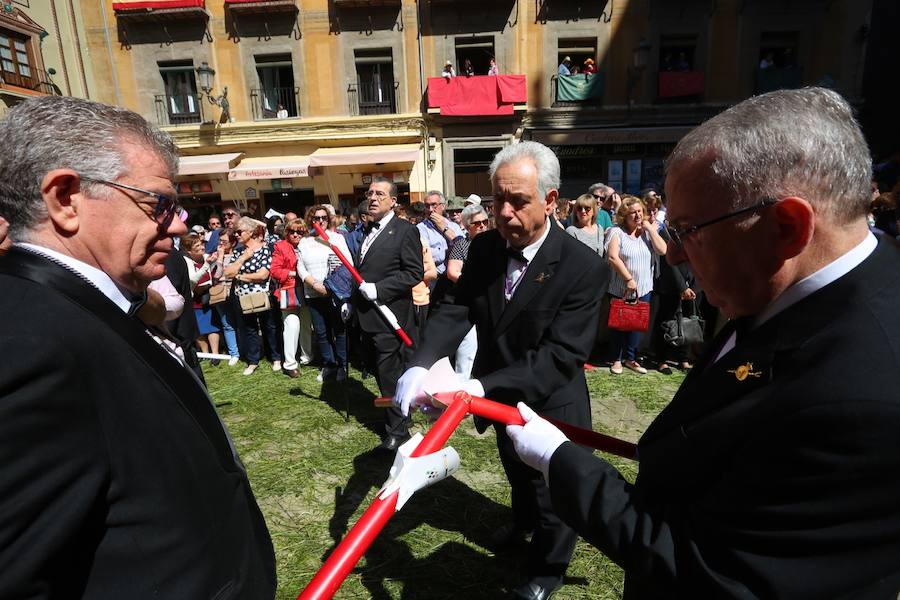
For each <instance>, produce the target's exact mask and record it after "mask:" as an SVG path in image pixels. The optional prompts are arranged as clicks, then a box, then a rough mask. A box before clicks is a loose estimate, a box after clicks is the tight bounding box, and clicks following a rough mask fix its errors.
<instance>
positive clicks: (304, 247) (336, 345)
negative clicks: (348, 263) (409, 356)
mask: <svg viewBox="0 0 900 600" xmlns="http://www.w3.org/2000/svg"><path fill="white" fill-rule="evenodd" d="M306 223H307V225H308V226H309V229H310V235H309V237H305V238H303V239H302V240H300V258H299V260H298V262H297V276H298V277H299V278H300V280H301V281H302V282H303V293H304V296H305V297H306V304H307V306H309V316H310V318H311V319H312V326H313V333H315V336H316V342H317V344H318V347H319V354H320V355H321V356H322V361H323V363H324V367H325V368H324V369H323V370H322V372H321V373H320V374H319V378H320V380H326V379H335V378H336V379H337V380H338V381H342V380H344V379H346V378H347V334H346V329H345V326H344V321H343V320H342V319H341V311H340V308H339V307H338V306H337V305H336V304H335V303H334V302H332V299H331V297H330V296H329V294H328V289H327V288H326V287H325V279H326V278H327V277H328V275H329V274H330V273H331V272H332V271H334V270H335V269H336V268H338V267H339V266H340V264H341V262H340V259H339V258H338V257H337V255H336V254H335V253H334V251H333V250H332V249H331V247H330V246H328V245H327V244H324V243H322V241H320V240H319V239H318V236H317V235H314V234H313V233H312V232H314V231H315V225H318V226H319V227H321V228H322V229H325V230H331V213H330V212H329V211H328V209H327V208H326V207H325V206H324V205H322V204H316V205H315V206H312V207H310V209H309V210H307V211H306ZM328 239H329V240H330V241H331V243H333V244H334V245H335V246H337V248H338V250H340V251H341V253H342V254H343V255H344V256H346V257H347V258H348V259H350V250H349V249H348V248H347V242H345V241H344V236H342V235H340V234H338V233H336V232H333V233H331V234H330V235H329V236H328Z"/></svg>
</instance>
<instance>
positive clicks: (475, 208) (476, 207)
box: [459, 204, 487, 227]
mask: <svg viewBox="0 0 900 600" xmlns="http://www.w3.org/2000/svg"><path fill="white" fill-rule="evenodd" d="M478 215H484V216H485V217H487V211H485V210H484V207H482V206H481V205H480V204H470V205H469V206H467V207H465V208H464V209H463V210H462V213H460V217H459V220H460V222H461V223H462V225H463V227H468V226H469V225H471V224H472V219H474V218H475V217H477V216H478Z"/></svg>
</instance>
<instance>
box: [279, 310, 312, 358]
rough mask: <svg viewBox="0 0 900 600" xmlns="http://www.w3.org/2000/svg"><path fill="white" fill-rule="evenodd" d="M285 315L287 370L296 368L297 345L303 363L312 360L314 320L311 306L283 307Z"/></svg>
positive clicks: (282, 312)
mask: <svg viewBox="0 0 900 600" xmlns="http://www.w3.org/2000/svg"><path fill="white" fill-rule="evenodd" d="M281 314H282V315H283V317H284V319H283V320H284V363H282V366H283V367H284V368H285V369H286V370H291V369H296V368H297V366H298V363H297V346H298V342H299V346H300V361H301V362H302V363H303V364H308V363H310V362H312V321H311V320H310V318H309V308H307V307H306V306H305V305H304V306H302V307H301V308H300V309H282V311H281Z"/></svg>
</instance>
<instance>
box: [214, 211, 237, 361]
mask: <svg viewBox="0 0 900 600" xmlns="http://www.w3.org/2000/svg"><path fill="white" fill-rule="evenodd" d="M234 242H235V236H234V230H233V229H228V228H226V229H222V230H221V231H220V232H219V249H218V251H217V252H216V261H217V263H218V264H217V267H216V272H217V273H219V274H220V276H219V278H218V279H215V280H214V282H215V283H216V284H220V285H223V286H225V298H226V300H225V301H224V302H217V303H215V304H213V305H212V306H213V310H214V311H215V312H216V315H218V317H219V322H220V323H221V324H222V337H224V338H225V346H226V347H227V348H228V356H230V357H231V358H229V359H228V364H229V366H234V365H236V364H237V363H238V360H240V357H241V353H240V350H239V349H238V342H237V333H236V332H235V330H234V325H235V323H236V319H235V314H234V307H233V306H232V303H231V301H230V299H229V297H230V295H231V278H230V277H227V276H226V275H225V268H226V267H227V266H228V265H230V264H231V263H232V262H234V256H232V253H233V252H234Z"/></svg>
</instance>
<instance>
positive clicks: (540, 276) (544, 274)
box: [534, 271, 550, 283]
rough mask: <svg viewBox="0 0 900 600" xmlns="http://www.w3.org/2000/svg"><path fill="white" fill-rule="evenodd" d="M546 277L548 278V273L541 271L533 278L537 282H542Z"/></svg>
mask: <svg viewBox="0 0 900 600" xmlns="http://www.w3.org/2000/svg"><path fill="white" fill-rule="evenodd" d="M548 279H550V275H548V274H547V273H544V272H543V271H541V272H540V273H538V276H537V277H535V278H534V280H535V281H536V282H538V283H544V282H545V281H547V280H548Z"/></svg>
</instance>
